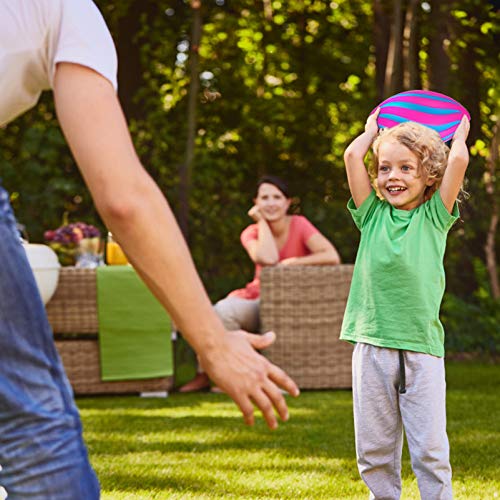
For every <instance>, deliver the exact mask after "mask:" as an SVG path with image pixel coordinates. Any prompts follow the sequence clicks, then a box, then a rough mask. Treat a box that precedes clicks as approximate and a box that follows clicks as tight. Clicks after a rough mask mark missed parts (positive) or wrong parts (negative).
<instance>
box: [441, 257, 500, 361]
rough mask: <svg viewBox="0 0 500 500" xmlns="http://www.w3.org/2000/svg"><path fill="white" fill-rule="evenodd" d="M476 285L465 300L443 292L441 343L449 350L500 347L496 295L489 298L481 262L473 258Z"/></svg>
mask: <svg viewBox="0 0 500 500" xmlns="http://www.w3.org/2000/svg"><path fill="white" fill-rule="evenodd" d="M473 265H474V271H475V275H476V279H477V283H478V287H477V289H476V290H475V292H474V293H473V294H472V296H471V297H470V298H468V299H467V300H465V299H463V298H460V297H458V296H456V295H454V294H453V293H450V292H448V293H446V294H445V296H444V300H443V305H442V308H441V319H442V321H443V324H444V326H445V330H446V340H445V345H446V349H447V351H451V352H482V353H486V354H488V353H489V354H493V355H496V354H498V352H499V351H500V328H499V325H500V299H497V300H495V299H493V297H492V294H491V290H490V289H489V284H488V277H487V273H486V269H485V266H484V264H483V263H482V262H481V261H480V260H479V259H475V260H474V261H473Z"/></svg>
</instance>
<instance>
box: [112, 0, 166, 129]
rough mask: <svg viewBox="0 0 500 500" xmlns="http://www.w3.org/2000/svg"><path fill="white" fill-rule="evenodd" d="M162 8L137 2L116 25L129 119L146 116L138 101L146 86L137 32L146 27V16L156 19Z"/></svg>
mask: <svg viewBox="0 0 500 500" xmlns="http://www.w3.org/2000/svg"><path fill="white" fill-rule="evenodd" d="M157 10H158V7H157V6H156V5H155V3H154V2H150V1H144V0H133V1H132V2H131V3H130V6H129V8H128V10H127V13H126V15H124V16H123V17H121V18H120V19H119V21H118V23H117V26H116V34H115V43H116V51H117V53H118V60H119V64H118V95H119V98H120V102H121V104H122V107H123V111H124V113H125V116H126V117H127V120H131V119H133V118H137V119H141V118H143V117H144V109H143V105H142V104H139V103H136V102H134V97H135V95H136V93H137V91H138V90H139V89H140V88H141V86H142V85H143V84H144V80H143V77H142V75H143V68H142V65H141V42H140V41H137V36H136V35H137V33H139V32H140V30H141V28H142V17H143V15H146V16H147V17H148V18H150V19H151V18H153V16H155V15H157Z"/></svg>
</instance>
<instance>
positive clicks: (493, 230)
mask: <svg viewBox="0 0 500 500" xmlns="http://www.w3.org/2000/svg"><path fill="white" fill-rule="evenodd" d="M499 146H500V121H497V123H496V125H495V126H494V128H493V137H492V140H491V146H490V152H489V155H488V158H487V159H486V168H487V171H486V175H485V179H486V192H487V194H488V197H489V198H490V200H491V218H490V225H489V228H488V234H487V237H486V244H485V246H484V252H485V254H486V268H487V269H488V275H489V278H490V286H491V294H492V296H493V298H494V299H499V298H500V285H499V283H498V272H497V258H496V249H495V239H496V234H497V228H498V203H497V198H496V196H495V179H496V171H497V168H498V156H499Z"/></svg>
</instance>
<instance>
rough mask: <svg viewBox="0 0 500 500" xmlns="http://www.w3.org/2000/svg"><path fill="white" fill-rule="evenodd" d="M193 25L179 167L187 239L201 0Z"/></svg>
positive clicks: (193, 1) (196, 0)
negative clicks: (184, 147)
mask: <svg viewBox="0 0 500 500" xmlns="http://www.w3.org/2000/svg"><path fill="white" fill-rule="evenodd" d="M191 9H192V11H193V25H192V30H191V40H190V44H189V51H190V56H189V94H188V109H187V138H186V152H185V157H184V163H183V164H182V165H181V166H180V168H179V177H180V185H179V226H180V228H181V231H182V233H183V234H184V238H186V241H187V240H188V238H189V195H190V191H191V179H192V172H193V161H194V154H195V139H196V108H197V103H198V93H199V89H200V78H199V74H198V73H199V69H198V68H199V48H200V42H201V31H202V22H201V0H191Z"/></svg>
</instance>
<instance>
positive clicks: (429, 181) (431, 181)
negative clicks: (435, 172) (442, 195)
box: [425, 177, 437, 187]
mask: <svg viewBox="0 0 500 500" xmlns="http://www.w3.org/2000/svg"><path fill="white" fill-rule="evenodd" d="M436 180H437V179H436V178H435V177H429V178H428V179H427V182H426V183H425V185H426V186H429V187H430V186H434V184H436Z"/></svg>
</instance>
